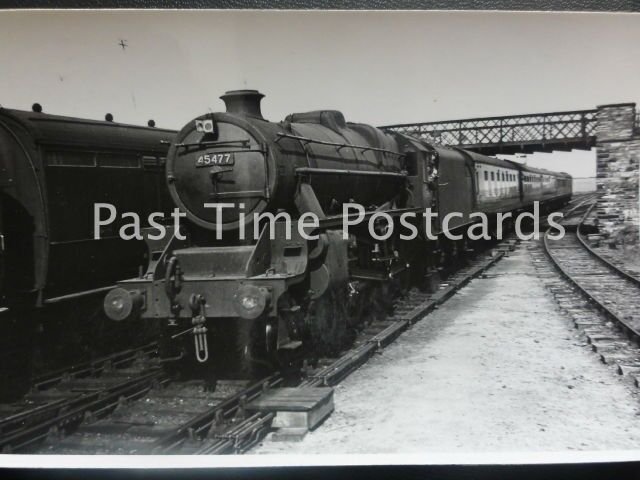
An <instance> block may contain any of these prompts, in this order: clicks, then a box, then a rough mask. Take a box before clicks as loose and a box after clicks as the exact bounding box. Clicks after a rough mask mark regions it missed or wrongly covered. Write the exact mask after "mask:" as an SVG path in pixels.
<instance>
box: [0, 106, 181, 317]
mask: <svg viewBox="0 0 640 480" xmlns="http://www.w3.org/2000/svg"><path fill="white" fill-rule="evenodd" d="M34 109H35V111H32V112H28V111H19V110H10V109H0V206H1V212H0V213H1V214H0V225H1V230H0V234H1V235H2V240H3V241H2V243H3V245H2V246H3V249H2V259H3V264H4V269H3V271H2V277H3V282H2V303H3V306H5V307H11V304H20V303H22V304H25V303H26V304H30V305H33V306H42V305H44V304H46V303H51V302H55V301H56V300H59V299H61V298H62V297H66V296H69V295H72V296H78V295H81V294H82V293H83V292H90V291H92V290H94V289H98V288H104V287H107V286H109V285H112V284H113V283H114V282H116V281H117V280H120V279H122V278H127V277H129V276H131V275H134V274H135V273H136V271H137V269H138V268H139V265H143V264H146V260H145V259H144V256H145V255H146V246H145V244H144V242H143V241H138V242H136V241H125V240H122V239H121V238H120V237H119V236H118V235H117V229H118V228H119V227H120V226H121V225H120V224H119V223H118V222H114V223H113V224H112V225H111V226H110V228H109V229H108V230H107V229H104V230H103V231H102V232H100V233H101V238H100V239H95V238H94V218H93V217H94V204H95V203H99V202H105V203H110V204H113V205H114V206H115V207H116V208H117V209H118V210H119V211H131V212H137V213H139V214H140V215H144V216H145V218H146V216H147V215H148V214H149V213H151V212H155V211H165V210H167V209H168V208H169V205H170V204H171V202H170V198H169V195H168V192H167V189H166V183H165V181H164V163H165V159H166V154H167V150H168V143H169V142H170V141H171V140H172V139H173V136H174V134H175V132H174V131H171V130H163V129H157V128H150V127H138V126H133V125H124V124H119V123H114V122H112V121H103V122H101V121H92V120H84V119H79V118H71V117H62V116H56V115H48V114H45V113H42V112H41V111H40V110H41V107H39V106H37V105H36V106H35V107H34ZM162 142H165V143H162Z"/></svg>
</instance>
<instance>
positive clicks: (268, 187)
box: [104, 90, 571, 375]
mask: <svg viewBox="0 0 640 480" xmlns="http://www.w3.org/2000/svg"><path fill="white" fill-rule="evenodd" d="M262 97H263V95H261V94H260V93H259V92H257V91H253V90H242V91H234V92H227V94H225V95H224V96H222V97H221V98H222V99H223V100H224V101H225V103H226V106H227V111H226V112H222V113H209V114H206V115H202V116H200V117H197V118H195V119H194V120H193V121H191V122H189V123H188V124H187V125H186V126H185V127H184V128H183V129H182V130H181V131H180V132H179V133H178V135H177V137H176V140H175V142H174V144H173V145H172V147H171V149H170V151H169V154H168V159H167V169H166V177H167V182H168V185H169V190H170V192H171V195H172V198H173V200H174V202H175V204H176V205H177V206H179V207H180V208H181V209H182V210H183V211H184V212H185V213H186V215H187V219H188V221H187V223H186V224H185V225H184V229H183V233H184V234H186V237H187V239H186V240H180V239H178V238H177V236H174V237H172V238H169V239H167V241H166V243H165V246H164V248H163V253H162V256H160V257H159V258H158V259H157V260H156V261H154V262H152V264H151V265H150V266H149V268H148V270H147V272H146V273H145V274H144V275H141V276H139V277H137V278H132V279H130V280H127V281H123V282H120V283H119V286H118V288H116V289H114V290H112V291H111V292H109V294H108V295H107V296H106V298H105V303H104V307H105V311H106V312H107V315H108V316H109V317H110V318H112V319H114V320H118V321H123V320H130V319H136V318H142V319H145V320H147V321H158V320H159V321H160V322H161V323H162V324H163V325H164V334H163V336H162V351H163V352H164V353H163V356H165V357H167V359H174V360H176V361H177V362H179V363H180V364H181V365H183V366H186V365H188V366H189V368H191V369H193V367H194V366H195V365H197V364H198V363H200V368H204V369H205V371H210V372H214V375H224V374H225V373H226V374H229V372H231V370H230V368H231V369H235V368H236V367H237V368H238V369H239V370H240V371H243V372H246V373H248V374H249V375H251V374H255V373H256V371H261V370H262V369H264V368H278V367H283V366H287V365H290V364H291V363H292V358H299V355H300V354H301V355H302V356H305V357H306V358H313V357H314V356H316V355H318V354H326V353H331V352H335V351H338V350H340V349H341V348H343V347H344V346H345V345H346V344H348V339H349V337H350V335H349V333H350V332H352V331H354V330H355V329H359V328H363V326H365V325H366V323H367V320H368V319H371V318H372V317H373V316H374V315H379V314H380V313H382V314H385V313H386V312H389V311H391V309H392V308H393V304H392V303H393V298H394V297H395V296H396V295H398V294H402V292H405V291H406V290H407V289H408V288H409V287H410V286H412V285H417V286H420V287H422V286H424V282H425V279H428V278H430V277H431V276H432V274H433V272H437V271H439V270H442V269H443V268H445V267H446V265H447V264H448V263H450V262H452V261H453V260H454V259H455V258H456V257H459V256H461V254H464V252H466V250H467V248H468V243H467V238H466V237H465V235H464V234H463V235H462V236H460V240H450V239H449V238H447V236H446V235H444V232H443V230H444V228H445V225H444V223H443V219H444V217H445V216H446V215H447V214H448V213H457V215H456V216H454V217H453V218H452V219H451V222H450V223H449V225H448V230H449V231H451V233H453V232H455V233H464V232H463V230H464V229H463V227H464V226H468V225H470V224H471V223H473V222H474V221H477V220H474V219H473V218H471V214H472V213H474V212H483V213H486V214H487V215H489V216H490V217H492V218H493V217H495V215H496V214H497V213H499V212H513V213H518V212H521V211H524V210H527V209H530V208H531V207H532V204H533V201H534V200H539V201H541V202H542V203H543V206H546V205H547V203H549V202H551V203H552V204H553V205H554V206H555V205H560V204H562V203H564V202H567V201H568V200H569V198H570V196H571V190H570V177H569V176H568V175H566V174H556V173H553V172H546V171H540V170H535V169H531V168H528V167H525V166H522V165H519V164H517V163H514V162H509V161H504V160H498V159H495V158H490V157H486V156H483V155H479V154H476V153H472V152H468V151H465V150H461V149H457V148H447V147H442V146H437V145H432V144H429V143H427V142H424V141H421V140H419V139H416V138H412V137H409V136H405V135H402V134H398V133H386V132H384V131H382V130H379V129H376V128H374V127H371V126H368V125H364V124H355V123H349V122H346V121H345V119H344V117H343V115H342V114H341V113H340V112H337V111H316V112H307V113H299V114H292V115H289V116H288V117H287V118H286V119H285V120H284V121H283V122H280V123H274V122H270V121H268V120H266V119H265V118H263V116H262V114H261V111H260V100H261V99H262ZM529 177H531V178H534V177H535V178H538V180H537V181H538V183H531V185H530V184H529V181H528V178H529ZM353 203H357V204H359V205H361V206H362V208H363V212H362V216H361V218H360V223H358V224H357V225H353V226H352V228H350V229H349V230H348V235H346V234H345V230H344V227H345V221H348V222H351V221H352V220H353V219H352V216H351V215H347V216H346V217H345V215H343V213H344V212H345V210H344V209H345V208H346V206H347V205H348V204H353ZM223 205H224V209H223ZM426 209H429V210H431V211H433V212H437V214H438V215H437V217H436V218H432V217H429V218H431V220H430V222H431V223H430V224H429V225H430V226H431V227H432V229H431V232H432V233H435V238H430V237H429V231H428V229H427V223H426V221H427V217H426ZM253 213H272V214H274V215H275V214H279V213H287V214H288V215H289V216H290V217H291V218H293V223H294V224H299V223H301V222H302V219H303V218H304V217H305V216H306V215H308V214H313V215H315V216H316V217H317V218H318V219H319V221H318V223H317V224H315V225H313V227H311V228H308V229H307V230H306V233H307V234H308V233H312V234H317V237H316V238H308V237H305V236H303V235H302V234H301V233H299V232H298V230H296V228H293V229H291V230H290V231H291V232H292V235H289V236H287V235H285V232H286V231H287V228H286V222H285V221H280V222H269V221H266V220H265V219H264V217H263V218H262V219H256V217H255V216H253V215H252V214H253ZM347 213H350V212H347ZM385 216H386V218H384V217H385ZM403 218H404V219H405V220H406V218H409V219H410V220H409V224H410V225H412V226H413V227H414V228H415V230H416V231H417V233H418V235H416V236H413V237H412V238H411V239H403V238H401V236H400V235H401V229H400V228H399V227H400V226H401V223H402V221H403ZM256 226H257V227H258V228H257V232H258V233H259V235H257V238H255V239H247V237H246V235H241V234H240V232H244V233H245V234H246V232H247V231H249V230H250V229H252V228H253V227H256ZM369 226H371V227H372V228H369ZM296 232H298V233H296ZM184 362H187V363H186V364H185V363H184ZM230 363H231V364H232V365H231V366H230V365H229V364H230ZM233 371H234V372H235V373H234V375H236V374H237V373H238V371H237V370H233Z"/></svg>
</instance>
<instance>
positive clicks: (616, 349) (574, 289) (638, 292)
mask: <svg viewBox="0 0 640 480" xmlns="http://www.w3.org/2000/svg"><path fill="white" fill-rule="evenodd" d="M595 205H596V199H595V198H588V199H586V200H585V201H583V202H582V203H580V204H578V205H576V207H574V209H573V210H572V211H571V212H570V213H569V215H568V217H567V218H566V221H565V223H564V225H565V228H566V229H567V231H566V234H565V236H564V237H563V238H562V239H559V240H552V239H550V238H549V234H550V232H549V231H547V232H546V233H545V236H544V241H543V250H544V254H546V256H547V258H548V259H549V260H551V265H552V268H553V269H555V270H556V271H557V272H558V273H559V274H560V276H561V278H560V279H558V278H556V277H554V276H553V275H552V270H551V268H548V267H547V266H545V264H544V262H543V257H542V256H540V255H539V256H538V258H537V261H538V271H539V273H541V274H542V276H543V277H544V276H547V278H548V280H547V288H548V289H549V290H550V291H551V293H552V294H553V295H554V297H555V299H556V301H557V303H558V305H559V306H560V308H561V310H563V311H564V312H565V313H566V314H567V315H569V316H570V317H571V318H572V319H573V322H574V324H575V326H576V328H579V329H581V330H582V331H583V333H584V334H585V336H586V338H587V341H588V342H589V343H590V344H591V347H592V349H593V350H594V351H595V352H597V353H598V354H599V356H600V359H601V360H602V361H603V362H604V363H607V364H610V365H613V366H615V367H616V371H617V372H618V373H619V374H629V375H631V376H632V378H633V379H634V381H635V383H636V385H638V386H640V348H638V344H639V343H640V280H638V278H636V277H635V276H633V275H631V274H629V273H628V272H627V271H625V270H623V269H622V268H621V267H619V266H617V265H615V264H613V263H612V262H611V261H609V260H608V259H606V258H603V257H602V256H601V255H599V254H598V253H597V252H596V251H595V250H594V249H593V248H591V246H590V245H589V242H588V239H587V238H586V237H585V231H584V230H585V221H586V219H587V218H588V217H589V215H590V213H591V211H592V209H593V208H595Z"/></svg>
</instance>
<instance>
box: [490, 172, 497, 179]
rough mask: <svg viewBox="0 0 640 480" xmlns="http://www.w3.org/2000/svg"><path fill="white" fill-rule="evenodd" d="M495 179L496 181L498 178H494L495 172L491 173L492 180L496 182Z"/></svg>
mask: <svg viewBox="0 0 640 480" xmlns="http://www.w3.org/2000/svg"><path fill="white" fill-rule="evenodd" d="M495 179H496V178H495V176H494V174H493V172H491V180H492V181H493V180H495Z"/></svg>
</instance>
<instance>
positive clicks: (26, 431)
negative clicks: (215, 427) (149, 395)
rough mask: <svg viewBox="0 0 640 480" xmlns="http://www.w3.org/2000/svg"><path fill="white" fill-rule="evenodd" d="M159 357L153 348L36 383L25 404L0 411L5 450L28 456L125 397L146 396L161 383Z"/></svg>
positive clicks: (112, 357)
mask: <svg viewBox="0 0 640 480" xmlns="http://www.w3.org/2000/svg"><path fill="white" fill-rule="evenodd" d="M155 351H156V345H155V344H149V345H145V346H142V347H139V348H135V349H130V350H125V351H122V352H119V353H116V354H113V355H109V356H107V357H104V358H101V359H98V360H95V361H93V362H89V363H83V364H78V365H76V366H74V367H71V368H69V369H66V370H63V371H58V372H53V373H50V374H48V375H46V376H44V377H40V378H38V379H36V381H35V383H34V384H33V386H32V388H31V391H30V392H29V393H28V394H27V395H25V396H24V397H23V398H22V399H21V400H19V401H16V402H12V403H7V404H2V405H0V449H1V450H2V452H3V453H10V452H15V451H24V450H28V449H30V448H32V447H34V446H35V445H38V444H39V443H41V442H42V441H43V440H45V439H46V438H47V437H49V436H51V435H54V434H56V433H57V432H60V431H65V430H66V429H69V428H73V427H74V426H76V425H78V424H79V423H81V422H82V421H83V420H85V419H86V418H88V415H89V414H91V413H92V412H96V413H99V412H107V411H110V410H111V409H113V408H114V407H115V406H116V405H117V404H118V401H119V399H120V398H122V397H126V396H129V397H134V396H137V395H142V394H144V392H145V391H146V390H147V389H148V388H149V386H150V385H151V384H152V383H153V382H154V381H156V380H158V379H159V378H161V377H162V372H161V370H160V369H159V367H158V365H157V364H155V363H154V362H153V357H154V354H155Z"/></svg>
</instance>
